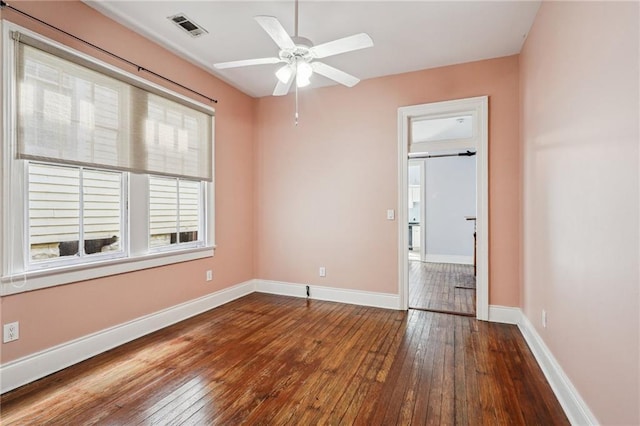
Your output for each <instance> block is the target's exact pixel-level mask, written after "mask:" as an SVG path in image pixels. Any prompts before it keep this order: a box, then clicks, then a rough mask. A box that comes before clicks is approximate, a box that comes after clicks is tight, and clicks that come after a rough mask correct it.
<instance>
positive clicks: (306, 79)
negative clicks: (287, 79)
mask: <svg viewBox="0 0 640 426" xmlns="http://www.w3.org/2000/svg"><path fill="white" fill-rule="evenodd" d="M311 74H313V68H311V65H310V64H309V63H308V62H306V61H298V62H297V64H296V85H297V86H298V87H305V86H308V85H309V84H310V83H311V80H310V79H311Z"/></svg>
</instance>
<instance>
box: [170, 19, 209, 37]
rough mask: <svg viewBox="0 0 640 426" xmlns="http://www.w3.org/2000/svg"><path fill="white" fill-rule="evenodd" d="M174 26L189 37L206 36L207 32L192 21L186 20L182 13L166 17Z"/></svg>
mask: <svg viewBox="0 0 640 426" xmlns="http://www.w3.org/2000/svg"><path fill="white" fill-rule="evenodd" d="M167 19H169V20H170V21H172V22H173V23H174V24H176V25H177V26H179V27H180V28H182V29H183V30H185V31H186V32H188V33H189V34H190V35H191V37H199V36H201V35H203V34H208V33H209V31H207V30H205V29H204V28H202V27H201V26H200V25H198V24H196V23H195V22H193V20H192V19H190V18H188V17H187V16H186V15H185V14H184V13H179V14H177V15H173V16H169V17H167Z"/></svg>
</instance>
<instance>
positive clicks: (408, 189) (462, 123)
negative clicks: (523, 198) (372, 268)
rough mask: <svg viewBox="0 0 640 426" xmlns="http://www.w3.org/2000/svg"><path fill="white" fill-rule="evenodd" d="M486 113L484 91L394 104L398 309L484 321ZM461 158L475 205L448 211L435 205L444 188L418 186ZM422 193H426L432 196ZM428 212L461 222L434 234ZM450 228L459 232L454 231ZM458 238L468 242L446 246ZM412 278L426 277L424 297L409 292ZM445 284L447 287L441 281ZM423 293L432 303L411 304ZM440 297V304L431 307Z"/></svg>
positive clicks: (453, 197)
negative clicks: (459, 314)
mask: <svg viewBox="0 0 640 426" xmlns="http://www.w3.org/2000/svg"><path fill="white" fill-rule="evenodd" d="M487 112H488V98H487V97H486V96H484V97H477V98H468V99H460V100H454V101H445V102H437V103H431V104H423V105H414V106H408V107H401V108H399V109H398V144H399V147H398V169H399V178H398V206H399V207H398V235H399V237H398V253H399V254H398V261H399V268H398V269H399V280H398V281H399V286H400V288H399V293H400V299H401V304H402V306H403V308H404V309H408V308H409V307H410V306H411V307H418V308H426V309H429V308H430V309H432V310H438V311H445V312H447V311H453V312H456V311H458V312H463V313H465V314H467V315H473V316H475V317H476V318H478V319H482V320H487V319H488V312H489V304H488V286H489V282H488V238H487V237H488V207H487V206H488V176H487V166H488V151H487V145H488V127H487V124H488V123H487V122H488V114H487ZM445 159H448V160H445ZM443 160H444V161H443ZM474 160H475V161H474ZM432 161H441V163H439V164H438V163H431V162H432ZM460 161H463V162H464V161H471V162H473V166H474V167H473V172H472V173H473V174H474V176H473V177H474V178H475V179H474V180H475V182H474V184H473V185H475V188H474V189H475V194H474V195H475V200H473V201H472V204H475V205H472V206H471V207H469V205H468V203H467V208H466V210H465V211H466V213H464V214H461V213H460V212H456V213H451V212H449V211H448V209H449V208H450V207H451V206H446V205H445V204H446V203H444V202H443V203H440V205H439V204H438V201H437V196H436V197H433V196H434V194H442V193H441V192H438V191H441V190H442V188H439V189H438V188H435V189H434V188H432V190H435V191H436V192H433V193H431V194H430V195H428V194H427V193H428V190H429V188H428V185H426V184H424V182H425V181H426V180H427V179H428V175H429V173H435V172H437V171H438V169H443V168H445V169H446V168H447V167H449V168H450V167H451V166H453V165H454V163H456V162H458V163H459V162H460ZM446 162H449V163H450V164H445V163H446ZM435 164H438V165H437V166H436V165H435ZM467 164H470V163H467ZM429 165H431V168H430V167H429ZM452 170H453V169H452ZM440 172H441V173H442V170H440ZM467 173H468V172H467ZM445 175H446V173H445ZM417 176H420V180H421V183H422V184H421V185H416V183H415V182H416V177H417ZM441 177H442V178H443V179H444V180H442V179H441V181H442V182H444V184H445V186H447V185H449V186H451V185H450V184H451V183H455V182H452V179H454V178H452V176H448V177H446V176H441ZM442 182H441V183H442ZM454 186H455V185H454ZM454 189H455V188H454ZM458 189H459V188H458ZM427 197H431V199H430V200H431V201H430V202H429V200H428V198H427ZM461 198H463V197H462V194H458V195H456V194H455V192H454V193H452V194H449V204H451V203H453V204H456V203H458V204H459V203H460V201H461V200H460V199H461ZM420 200H424V201H426V202H423V203H422V205H421V208H420V209H416V204H417V203H416V201H418V202H419V201H420ZM425 206H428V207H425ZM474 207H475V208H474ZM429 208H431V210H432V211H431V213H429ZM434 208H435V210H433V209H434ZM438 209H440V210H441V211H440V212H438ZM429 214H430V215H431V216H432V218H436V217H438V215H440V216H442V217H444V218H445V219H447V220H449V221H453V222H458V223H457V224H456V226H457V225H460V226H457V228H458V229H457V231H453V232H454V233H453V234H450V235H449V236H447V235H444V236H443V235H440V236H439V239H438V232H439V231H442V229H443V228H442V225H434V223H430V222H429V221H428V220H427V216H428V215H429ZM418 216H420V218H419V219H418ZM432 222H433V221H432ZM455 232H458V235H457V236H456V235H455ZM474 236H475V238H474ZM429 237H431V238H432V240H433V241H430V240H429ZM460 239H464V240H466V242H467V246H466V248H465V249H464V250H462V251H458V252H456V251H455V250H454V249H452V248H451V247H448V248H446V247H445V246H451V245H452V243H454V242H455V241H456V240H460ZM474 271H475V277H474ZM411 278H414V279H415V280H420V281H422V282H423V283H425V285H423V286H422V288H421V289H419V291H422V292H423V295H422V296H419V295H418V293H419V291H413V292H412V291H410V280H411ZM443 284H446V288H445V287H442V285H443ZM474 284H475V285H474ZM456 287H457V288H456ZM413 290H416V289H413ZM426 293H431V294H430V295H427V294H426ZM427 296H428V298H429V303H431V305H430V306H428V305H427V306H416V303H422V302H418V301H417V299H416V298H417V297H427ZM444 296H447V300H444ZM450 296H451V297H450ZM456 296H457V297H456ZM438 299H439V300H438ZM425 300H426V299H425ZM438 303H439V304H440V305H439V308H438V307H434V306H437V304H438Z"/></svg>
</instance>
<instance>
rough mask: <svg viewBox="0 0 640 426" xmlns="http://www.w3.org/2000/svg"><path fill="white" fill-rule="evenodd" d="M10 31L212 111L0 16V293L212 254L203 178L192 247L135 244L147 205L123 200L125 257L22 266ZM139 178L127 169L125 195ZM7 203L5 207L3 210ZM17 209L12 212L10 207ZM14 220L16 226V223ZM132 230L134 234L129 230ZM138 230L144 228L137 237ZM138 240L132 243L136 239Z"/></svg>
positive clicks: (210, 194)
mask: <svg viewBox="0 0 640 426" xmlns="http://www.w3.org/2000/svg"><path fill="white" fill-rule="evenodd" d="M11 31H19V32H21V33H24V34H27V35H29V36H31V37H33V38H35V39H38V40H40V41H43V42H45V43H49V44H51V45H53V46H55V47H57V48H59V49H62V50H65V51H67V52H70V53H73V54H74V55H78V56H80V57H82V58H84V59H86V60H89V61H93V62H97V63H99V64H100V65H102V66H104V67H106V68H109V69H110V70H112V71H114V72H117V73H121V74H125V75H127V76H128V77H130V78H133V79H135V80H139V81H141V82H144V83H145V84H147V85H150V86H153V87H155V88H157V89H158V90H161V91H164V92H168V93H171V94H172V95H174V96H177V97H179V98H181V99H184V100H185V101H187V102H190V103H193V104H196V105H199V106H200V107H201V108H205V109H208V110H210V111H211V112H212V113H213V112H215V111H214V109H213V108H211V107H210V106H208V105H205V104H202V103H199V102H197V101H194V100H192V99H191V98H187V97H185V96H183V95H180V94H178V93H175V92H172V91H171V90H168V89H166V88H164V87H162V86H159V85H157V84H154V83H152V82H150V81H147V80H144V79H142V78H140V77H138V76H136V75H134V74H130V73H127V72H125V71H123V70H121V69H119V68H117V67H114V66H112V65H110V64H107V63H104V62H102V61H99V60H97V59H95V58H93V57H91V56H89V55H86V54H84V53H81V52H78V51H76V50H74V49H71V48H69V47H67V46H65V45H63V44H60V43H58V42H55V41H53V40H50V39H48V38H45V37H43V36H41V35H39V34H37V33H34V32H33V31H30V30H28V29H26V28H23V27H21V26H19V25H16V24H14V23H12V22H9V21H7V20H2V72H1V75H0V78H1V79H2V89H3V93H4V94H5V96H3V101H2V120H1V123H0V126H1V134H2V137H3V141H4V142H3V143H2V144H0V153H1V154H2V187H1V188H0V190H1V197H0V215H1V220H0V226H1V227H2V237H0V238H1V241H0V257H1V263H0V296H7V295H11V294H17V293H22V292H25V291H32V290H37V289H42V288H47V287H53V286H57V285H63V284H69V283H73V282H80V281H86V280H90V279H95V278H101V277H106V276H110V275H115V274H122V273H126V272H133V271H138V270H142V269H147V268H154V267H158V266H164V265H171V264H175V263H179V262H186V261H190V260H196V259H202V258H207V257H212V256H213V254H214V249H215V247H216V246H215V203H214V199H215V188H214V184H213V182H204V184H203V185H204V196H203V198H204V203H205V206H206V208H204V209H203V211H204V215H203V216H204V217H203V222H204V223H203V226H202V228H203V235H204V246H203V247H197V248H184V247H177V248H176V250H172V251H166V252H150V251H149V250H148V249H147V247H146V245H145V247H144V248H143V247H140V245H141V244H139V242H140V241H147V240H148V230H149V227H148V213H146V212H143V210H148V209H147V208H146V207H148V200H147V206H144V203H140V204H142V206H140V205H138V206H137V207H136V208H134V209H133V210H134V212H133V213H134V214H132V204H131V203H129V208H128V209H127V214H125V219H126V220H128V224H129V226H128V229H129V244H130V246H129V250H128V252H129V257H127V258H118V259H100V260H95V261H93V262H88V263H84V264H80V265H65V266H60V267H57V268H50V269H47V270H33V271H28V270H27V262H26V257H25V253H26V250H27V247H26V246H27V244H26V241H25V240H24V238H25V237H24V235H25V233H24V232H23V230H24V227H25V223H24V221H25V215H24V214H23V213H24V212H25V209H24V206H25V202H26V200H25V197H26V194H25V191H24V189H25V182H24V172H23V171H24V167H20V169H21V170H20V171H19V173H18V174H16V170H15V169H16V167H15V165H16V164H17V160H13V159H14V158H15V138H16V132H15V129H16V114H15V93H16V87H15V83H14V81H15V75H14V74H15V71H14V69H13V67H12V66H11V65H12V64H13V59H12V58H11V56H12V55H14V45H13V43H14V42H13V40H12V38H11V35H10V32H11ZM211 120H212V137H214V134H215V131H214V129H215V117H213V116H212V117H211ZM214 152H215V149H214V147H212V150H211V155H212V157H214ZM212 164H214V165H215V158H212ZM140 179H144V180H145V183H146V175H138V174H135V173H130V174H129V191H128V195H129V200H131V199H133V198H134V197H138V198H137V199H140V196H141V195H143V194H140V193H139V192H141V191H142V188H144V191H145V193H144V198H145V199H146V197H147V192H146V191H147V188H148V186H147V185H135V184H134V182H135V181H139V180H140ZM16 184H18V186H20V188H21V189H22V193H21V194H20V196H17V195H16V193H17V191H16V190H15V188H14V187H13V186H15V185H16ZM9 209H11V211H9ZM16 211H17V212H20V214H15V213H12V212H16ZM16 226H17V227H16ZM134 234H136V235H134ZM140 234H144V237H143V238H144V239H143V240H141V239H140V237H141V235H140ZM136 243H138V245H136Z"/></svg>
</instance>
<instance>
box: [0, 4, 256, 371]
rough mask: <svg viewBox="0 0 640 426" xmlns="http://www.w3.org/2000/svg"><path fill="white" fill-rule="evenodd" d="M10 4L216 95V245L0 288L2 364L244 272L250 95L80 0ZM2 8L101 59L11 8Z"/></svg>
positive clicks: (249, 265)
mask: <svg viewBox="0 0 640 426" xmlns="http://www.w3.org/2000/svg"><path fill="white" fill-rule="evenodd" d="M11 5H13V6H15V7H17V8H19V9H21V10H24V11H26V12H28V13H30V14H32V15H35V16H37V17H39V18H40V19H43V20H44V21H46V22H49V23H51V24H53V25H56V26H58V27H60V28H62V29H64V30H66V31H68V32H70V33H72V34H75V35H77V36H79V37H82V38H84V39H85V40H87V41H90V42H92V43H94V44H96V45H98V46H100V47H103V48H105V49H107V50H109V51H112V52H114V53H116V54H118V55H121V56H123V57H126V58H128V59H130V60H131V61H133V62H135V63H138V64H140V65H142V66H144V67H146V68H148V69H151V70H154V71H157V72H159V73H160V74H163V75H165V76H166V77H168V78H171V79H173V80H175V81H178V82H180V83H182V84H184V85H185V86H188V87H191V88H193V89H195V90H197V91H200V92H202V93H206V94H209V95H210V96H212V97H214V98H217V99H218V100H219V103H218V104H217V105H214V107H215V109H216V129H215V137H216V141H215V143H216V153H215V154H216V170H215V178H216V184H215V185H216V214H217V215H216V243H217V245H218V248H217V250H216V252H215V256H214V257H213V258H209V259H203V260H198V261H193V262H187V263H182V264H177V265H173V266H166V267H161V268H155V269H149V270H145V271H139V272H134V273H129V274H123V275H117V276H112V277H107V278H103V279H97V280H92V281H86V282H81V283H76V284H69V285H64V286H58V287H53V288H49V289H45V290H39V291H33V292H28V293H22V294H18V295H13V296H8V297H3V298H2V301H1V307H2V322H3V323H4V322H8V321H20V340H18V341H16V342H12V343H9V344H3V345H2V354H1V355H2V356H1V361H2V363H5V362H7V361H10V360H13V359H16V358H19V357H22V356H25V355H27V354H31V353H34V352H37V351H40V350H43V349H46V348H48V347H51V346H54V345H56V344H60V343H62V342H66V341H69V340H72V339H75V338H78V337H81V336H83V335H86V334H89V333H92V332H96V331H98V330H101V329H104V328H106V327H110V326H114V325H116V324H119V323H122V322H125V321H129V320H132V319H134V318H137V317H140V316H142V315H146V314H149V313H152V312H155V311H158V310H161V309H164V308H168V307H170V306H173V305H176V304H179V303H182V302H185V301H188V300H190V299H194V298H197V297H200V296H203V295H206V294H208V293H211V292H213V291H216V290H220V289H222V288H225V287H228V286H230V285H234V284H237V283H240V282H243V281H246V280H249V279H251V278H253V277H254V274H253V249H252V241H251V238H252V235H253V199H254V196H253V168H252V164H251V158H252V153H253V137H254V132H253V125H254V124H253V123H254V109H255V100H254V99H252V98H250V97H248V96H246V95H244V94H242V93H241V92H239V91H237V90H236V89H234V88H232V87H231V86H229V85H227V84H226V83H223V82H222V81H220V80H218V79H216V78H214V77H212V76H211V75H210V74H208V73H207V72H205V71H203V70H202V69H200V68H198V67H196V66H194V65H191V64H189V63H188V62H186V61H184V60H182V59H180V58H178V57H177V56H175V55H174V54H172V53H170V52H168V51H167V50H165V49H163V48H161V47H159V46H158V45H156V44H154V43H152V42H150V41H148V40H147V39H144V38H143V37H141V36H139V35H137V34H136V33H134V32H132V31H130V30H128V29H126V28H124V27H122V26H120V25H118V24H116V23H114V22H113V21H111V20H110V19H108V18H106V17H104V16H102V15H100V14H99V13H97V12H95V11H94V10H93V9H91V8H89V7H87V6H86V5H84V4H82V3H80V2H76V1H73V2H66V1H65V2H31V1H13V2H11ZM2 17H3V18H5V19H8V20H10V21H13V22H15V23H17V24H20V25H22V26H25V27H28V28H30V29H33V30H35V31H37V32H39V33H41V34H43V35H46V36H48V37H50V38H54V39H56V40H58V41H61V42H63V43H65V44H68V45H70V46H72V47H74V48H76V49H79V50H83V51H85V52H87V53H89V54H92V55H94V56H96V57H99V58H102V59H106V58H104V57H103V56H102V55H100V54H97V53H96V52H95V51H92V50H91V49H88V48H86V47H85V46H83V45H81V44H79V43H78V42H73V41H72V40H71V41H70V40H68V39H67V38H65V37H61V36H60V35H59V34H57V33H55V32H53V31H50V30H47V29H46V28H43V27H42V26H41V25H40V24H36V23H34V22H33V21H30V20H28V19H25V18H23V17H21V16H19V15H17V14H15V13H13V12H11V11H10V10H5V11H3V14H2ZM112 63H114V64H115V65H118V66H122V64H121V63H118V62H113V61H112ZM124 68H125V69H127V71H130V72H135V70H134V69H130V68H126V67H124ZM143 77H145V78H146V77H148V76H145V75H144V74H143ZM158 83H159V84H163V83H162V82H158ZM164 85H165V86H167V87H169V88H170V89H172V90H176V91H178V89H177V88H175V87H171V85H168V84H166V83H165V84H164ZM185 95H187V96H189V94H188V93H185ZM195 99H196V100H199V101H203V100H202V99H198V98H197V97H196V98H195ZM207 269H213V271H214V280H213V282H210V283H205V280H204V277H205V270H207Z"/></svg>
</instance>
